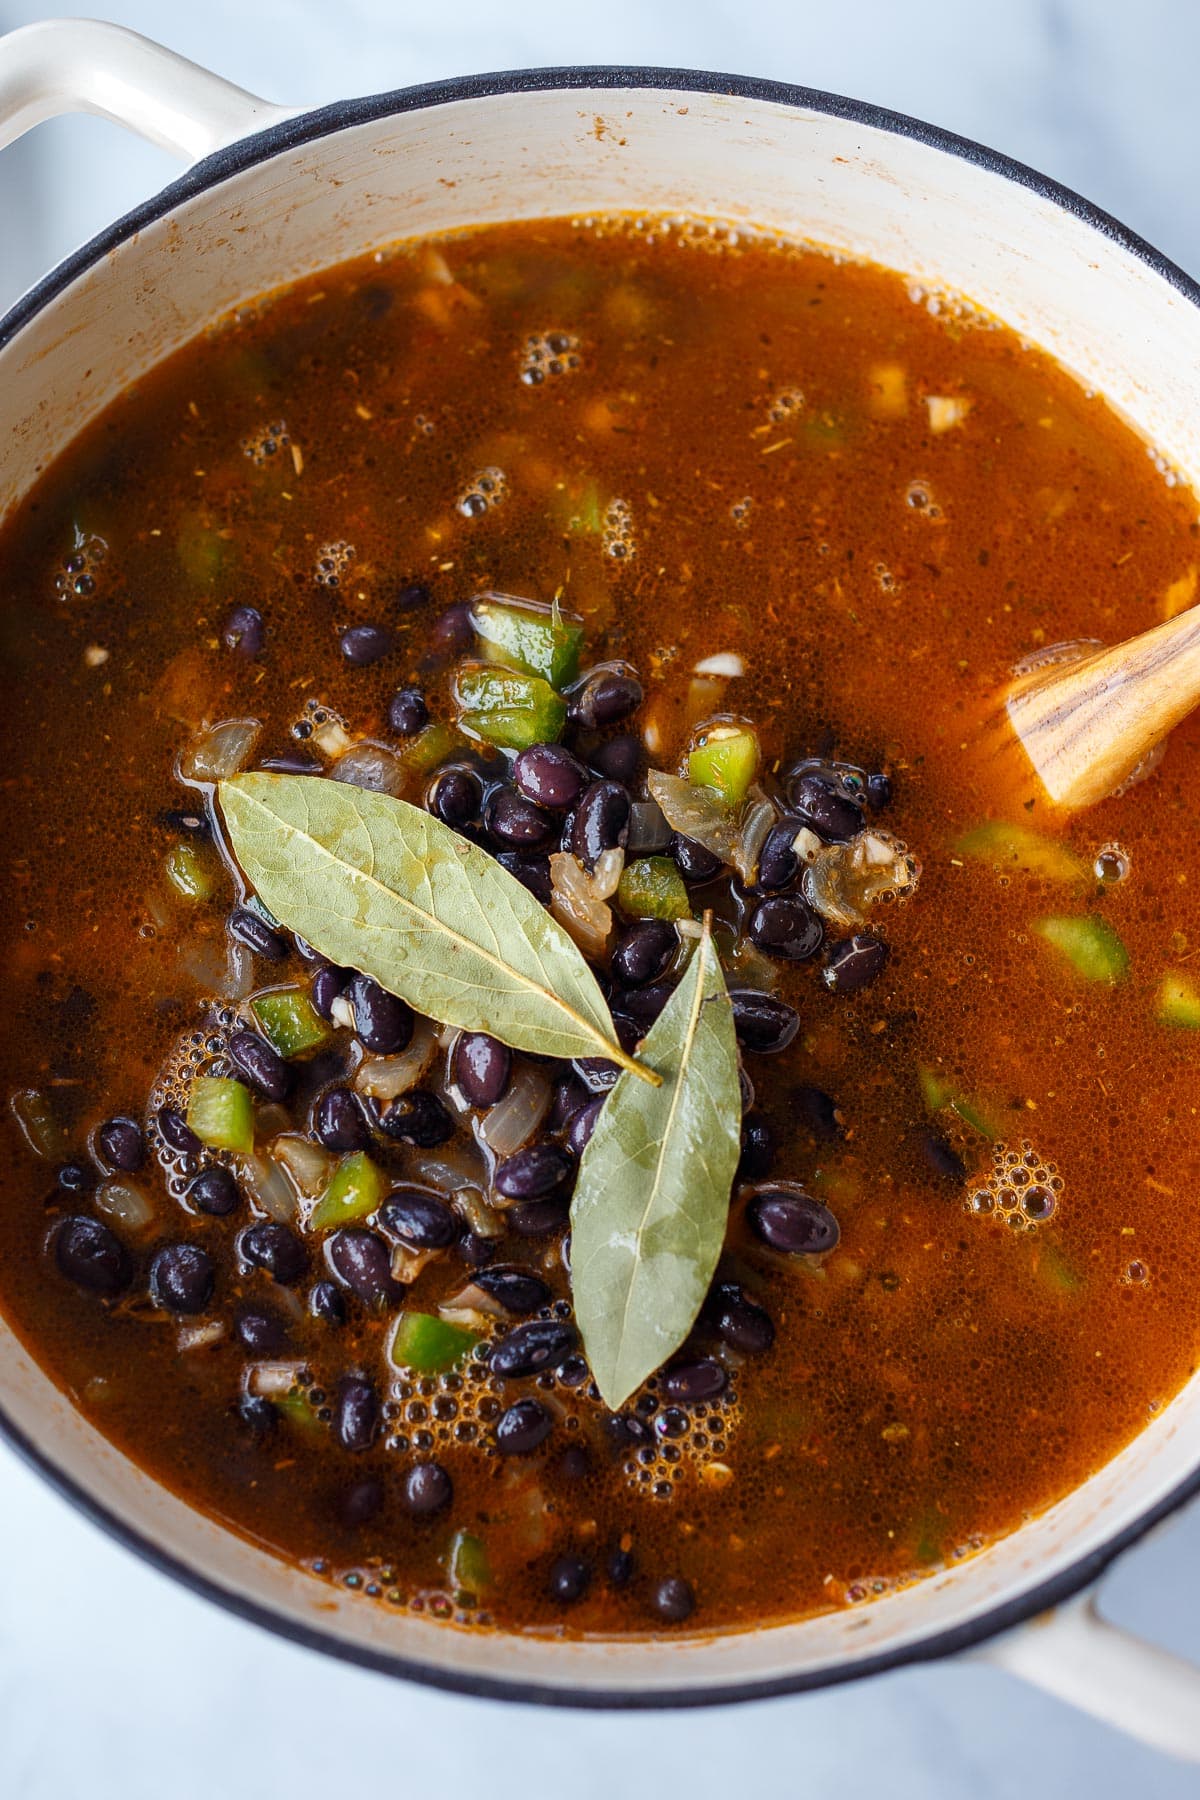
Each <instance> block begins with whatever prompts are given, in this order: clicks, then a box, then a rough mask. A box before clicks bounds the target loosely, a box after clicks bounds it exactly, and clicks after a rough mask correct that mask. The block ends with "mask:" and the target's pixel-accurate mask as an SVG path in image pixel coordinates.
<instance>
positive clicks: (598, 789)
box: [570, 781, 630, 869]
mask: <svg viewBox="0 0 1200 1800" xmlns="http://www.w3.org/2000/svg"><path fill="white" fill-rule="evenodd" d="M629 806H630V801H629V791H628V789H627V788H623V787H622V786H621V784H620V782H619V781H593V782H592V784H591V786H590V787H589V788H588V789H586V791H585V793H584V796H583V798H582V800H581V801H580V802H579V805H578V806H577V808H576V809H575V818H574V823H573V824H572V826H571V834H570V848H571V852H572V854H573V855H575V856H577V857H578V858H579V861H580V862H581V863H583V864H584V865H585V867H587V868H588V869H594V868H595V866H596V860H597V858H598V857H599V856H600V855H602V853H603V852H604V851H605V850H615V849H616V848H617V847H618V845H621V844H623V843H624V842H625V840H626V839H627V838H628V836H629Z"/></svg>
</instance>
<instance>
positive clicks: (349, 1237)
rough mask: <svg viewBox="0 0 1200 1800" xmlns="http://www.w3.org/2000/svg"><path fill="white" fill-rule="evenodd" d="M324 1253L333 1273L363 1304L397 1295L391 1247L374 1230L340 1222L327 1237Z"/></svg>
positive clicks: (380, 1302) (397, 1288) (378, 1302)
mask: <svg viewBox="0 0 1200 1800" xmlns="http://www.w3.org/2000/svg"><path fill="white" fill-rule="evenodd" d="M326 1255H327V1256H328V1258H329V1266H330V1268H331V1269H332V1270H333V1272H334V1274H335V1275H337V1276H338V1277H339V1279H340V1280H342V1281H344V1282H345V1284H346V1286H347V1287H348V1288H349V1289H350V1290H351V1292H352V1293H355V1294H357V1295H358V1298H359V1299H360V1300H362V1301H364V1302H365V1303H366V1305H368V1306H379V1305H382V1304H383V1303H384V1302H388V1303H391V1302H393V1301H395V1300H396V1299H397V1298H398V1296H399V1293H400V1288H399V1285H398V1284H397V1283H396V1282H395V1281H394V1280H393V1279H392V1255H391V1251H390V1250H389V1249H388V1247H387V1245H386V1244H385V1242H384V1240H383V1239H382V1238H381V1237H379V1236H378V1235H377V1234H376V1233H375V1232H373V1231H367V1230H365V1229H362V1228H360V1227H358V1226H349V1225H348V1226H344V1227H343V1228H342V1230H341V1231H335V1232H334V1234H333V1236H332V1238H330V1240H329V1242H328V1245H327V1248H326Z"/></svg>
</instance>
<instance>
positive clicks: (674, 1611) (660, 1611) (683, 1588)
mask: <svg viewBox="0 0 1200 1800" xmlns="http://www.w3.org/2000/svg"><path fill="white" fill-rule="evenodd" d="M650 1607H651V1610H652V1611H653V1612H654V1613H655V1614H656V1616H657V1617H658V1618H660V1619H662V1620H664V1622H665V1623H666V1624H668V1625H682V1623H683V1621H684V1620H685V1619H690V1618H691V1616H692V1614H693V1613H694V1612H695V1610H696V1596H695V1593H694V1592H693V1590H692V1585H691V1583H690V1582H689V1581H685V1580H684V1578H683V1576H682V1575H668V1576H667V1577H666V1579H665V1580H664V1581H660V1582H659V1583H658V1584H657V1585H656V1586H655V1587H654V1589H653V1590H652V1592H651V1595H650Z"/></svg>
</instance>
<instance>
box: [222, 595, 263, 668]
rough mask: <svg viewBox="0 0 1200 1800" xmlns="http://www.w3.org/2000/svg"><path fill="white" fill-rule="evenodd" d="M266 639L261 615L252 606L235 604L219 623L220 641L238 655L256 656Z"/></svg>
mask: <svg viewBox="0 0 1200 1800" xmlns="http://www.w3.org/2000/svg"><path fill="white" fill-rule="evenodd" d="M266 641H267V629H266V626H265V625H264V624H263V616H262V614H261V613H260V612H259V611H258V608H257V607H254V606H235V607H234V608H233V610H232V611H231V612H227V613H226V614H225V618H224V621H223V622H222V625H221V642H222V643H223V644H224V646H225V648H226V649H227V650H233V651H235V652H236V653H237V655H239V656H245V657H253V656H258V655H259V653H260V652H261V650H262V647H263V645H264V644H265V643H266Z"/></svg>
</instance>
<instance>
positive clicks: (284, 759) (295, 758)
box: [258, 750, 325, 1404]
mask: <svg viewBox="0 0 1200 1800" xmlns="http://www.w3.org/2000/svg"><path fill="white" fill-rule="evenodd" d="M258 766H259V768H260V769H263V770H265V771H266V773H267V774H268V775H322V774H324V772H325V765H324V763H322V762H321V761H320V759H319V758H318V757H315V756H306V755H305V753H304V751H303V750H284V751H283V752H281V754H280V755H278V756H264V757H263V759H262V761H261V762H260V763H259V765H258ZM268 1404H269V1402H268Z"/></svg>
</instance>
